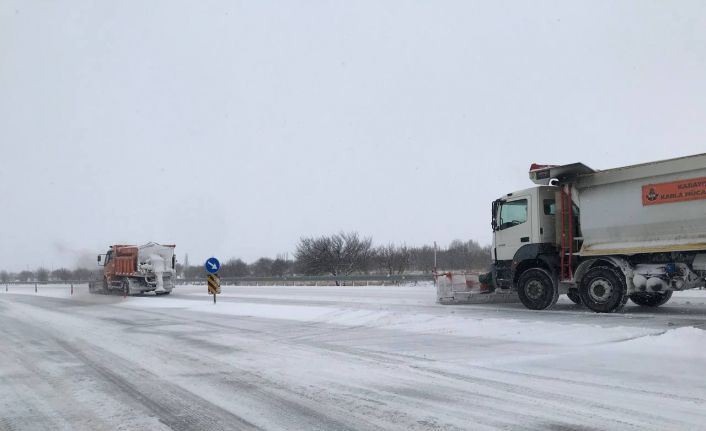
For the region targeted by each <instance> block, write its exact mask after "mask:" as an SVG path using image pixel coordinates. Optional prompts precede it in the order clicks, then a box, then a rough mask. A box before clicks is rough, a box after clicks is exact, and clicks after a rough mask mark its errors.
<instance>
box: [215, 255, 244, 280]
mask: <svg viewBox="0 0 706 431" xmlns="http://www.w3.org/2000/svg"><path fill="white" fill-rule="evenodd" d="M219 274H220V275H221V276H223V277H244V276H246V275H250V268H248V264H247V263H245V262H243V260H242V259H230V260H228V261H227V262H226V263H224V264H223V265H221V269H220V271H219Z"/></svg>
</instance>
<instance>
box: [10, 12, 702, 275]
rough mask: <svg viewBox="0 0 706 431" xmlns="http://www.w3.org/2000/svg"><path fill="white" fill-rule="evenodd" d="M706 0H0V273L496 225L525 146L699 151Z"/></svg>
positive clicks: (564, 154) (561, 151) (668, 153)
mask: <svg viewBox="0 0 706 431" xmlns="http://www.w3.org/2000/svg"><path fill="white" fill-rule="evenodd" d="M704 77H706V2H702V1H693V2H689V1H680V2H666V1H661V2H649V1H638V2H631V1H623V2H607V1H606V2H596V1H588V2H567V1H558V2H537V1H534V2H525V1H518V2H496V1H486V2H479V1H459V2H453V1H426V2H421V1H379V0H376V1H262V0H257V1H247V2H242V1H238V2H236V1H215V0H214V1H201V0H199V1H189V2H183V1H174V0H169V1H157V0H155V1H150V2H143V1H120V2H108V1H103V2H95V1H78V0H76V1H63V2H62V1H26V0H23V1H8V0H3V1H2V2H0V196H1V197H2V201H1V203H0V268H6V269H11V270H19V269H24V268H26V267H29V268H35V267H37V266H39V265H44V266H47V267H52V266H53V267H54V268H56V267H58V266H64V265H65V266H73V265H74V264H75V263H76V259H77V258H78V256H80V255H81V253H86V254H88V255H91V256H93V255H95V254H97V253H99V252H103V251H104V250H105V249H106V247H107V246H108V245H109V244H113V243H120V242H129V243H143V242H146V241H150V240H154V241H158V242H164V243H176V244H177V252H178V255H179V257H180V258H182V257H183V254H184V253H185V252H188V253H189V255H190V260H191V262H192V263H196V262H200V261H201V260H203V259H204V258H206V257H208V256H209V255H215V256H218V257H221V258H227V257H232V256H239V257H242V258H244V259H246V260H248V261H250V260H253V259H255V258H257V257H259V256H261V255H269V256H274V255H275V254H277V253H282V252H287V251H289V252H290V253H291V252H293V251H294V249H295V245H296V243H297V240H298V238H299V237H300V236H302V235H317V234H324V233H333V232H337V231H339V230H342V229H343V230H357V231H359V232H360V233H363V234H366V235H371V236H372V237H373V239H374V241H375V242H376V243H378V244H379V243H386V242H390V241H392V242H397V243H402V242H406V243H407V244H412V245H414V244H423V243H431V242H432V241H434V240H437V241H439V243H441V244H446V243H448V242H449V241H450V240H452V239H454V238H461V239H471V238H473V239H477V240H479V241H480V242H481V243H486V244H487V243H490V240H491V231H490V216H489V214H490V202H491V201H492V200H493V199H494V198H496V197H498V196H499V195H501V194H504V193H507V192H510V191H513V190H516V189H521V188H526V187H529V186H531V183H530V182H529V180H528V178H527V170H528V167H529V165H530V163H531V162H544V163H569V162H574V161H582V162H584V163H586V164H588V165H589V166H591V167H594V168H597V169H605V168H610V167H615V166H621V165H625V164H633V163H639V162H646V161H651V160H657V159H662V158H670V157H677V156H682V155H689V154H694V153H700V152H705V151H706V121H705V114H706V79H704Z"/></svg>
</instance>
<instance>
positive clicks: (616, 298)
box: [579, 266, 628, 313]
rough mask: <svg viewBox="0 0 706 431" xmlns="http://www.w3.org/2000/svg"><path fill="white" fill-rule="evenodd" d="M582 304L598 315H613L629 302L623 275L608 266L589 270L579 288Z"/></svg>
mask: <svg viewBox="0 0 706 431" xmlns="http://www.w3.org/2000/svg"><path fill="white" fill-rule="evenodd" d="M579 295H580V296H581V302H583V303H584V304H585V305H586V306H587V307H588V308H590V309H591V310H593V311H595V312H597V313H613V312H615V311H618V310H620V309H621V308H623V306H624V305H625V303H626V302H627V300H628V296H627V288H626V286H625V280H624V277H623V276H622V274H621V273H620V272H619V271H618V270H616V269H614V268H611V267H608V266H597V267H594V268H591V269H589V270H588V271H587V272H586V275H584V276H583V278H582V279H581V283H580V286H579Z"/></svg>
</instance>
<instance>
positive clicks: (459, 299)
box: [435, 272, 520, 304]
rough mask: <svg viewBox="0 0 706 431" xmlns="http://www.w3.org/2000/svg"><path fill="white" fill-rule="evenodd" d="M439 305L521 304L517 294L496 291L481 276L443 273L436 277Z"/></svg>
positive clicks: (500, 290) (505, 290)
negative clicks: (483, 281) (481, 279)
mask: <svg viewBox="0 0 706 431" xmlns="http://www.w3.org/2000/svg"><path fill="white" fill-rule="evenodd" d="M435 280H436V281H435V283H436V294H437V295H436V299H437V302H438V303H439V304H503V303H519V302H520V298H518V297H517V292H515V291H512V290H510V289H494V288H493V287H492V286H489V285H486V284H483V283H481V282H480V281H479V274H473V273H452V272H442V273H438V274H436V276H435Z"/></svg>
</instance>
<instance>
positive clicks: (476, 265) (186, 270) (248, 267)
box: [0, 232, 490, 282]
mask: <svg viewBox="0 0 706 431" xmlns="http://www.w3.org/2000/svg"><path fill="white" fill-rule="evenodd" d="M436 261H437V264H436V266H437V269H439V270H459V271H460V270H483V269H486V268H487V267H488V265H490V246H481V245H480V244H478V242H476V241H474V240H468V241H461V240H454V241H452V242H451V244H449V246H448V247H445V248H438V249H437V250H436ZM433 269H434V247H433V246H432V245H424V246H414V247H411V246H406V245H398V244H386V245H378V246H374V245H373V241H372V238H370V237H361V236H359V235H358V233H356V232H349V233H346V232H341V233H337V234H333V235H324V236H319V237H304V238H301V239H300V240H299V244H298V245H297V249H296V252H295V254H294V259H293V260H292V259H287V258H286V257H284V256H280V257H277V258H275V259H272V258H268V257H261V258H259V259H257V260H256V261H254V262H252V263H249V264H248V263H246V262H245V261H243V260H242V259H239V258H233V259H229V260H227V261H225V262H223V263H222V265H221V269H220V271H219V275H220V276H221V277H246V276H253V277H282V276H288V275H350V274H388V275H395V274H405V273H428V272H431V271H432V270H433ZM176 270H177V275H178V276H180V277H185V278H197V277H201V276H203V275H204V267H203V265H201V264H199V265H189V259H188V256H185V258H184V262H183V263H181V262H177V265H176ZM101 272H102V269H101V268H100V267H99V268H93V269H86V268H79V269H75V270H69V269H66V268H59V269H56V270H54V271H49V270H47V269H45V268H38V269H37V270H35V271H29V270H25V271H20V272H16V273H15V272H8V271H0V281H2V282H8V281H21V282H28V281H37V282H48V281H69V280H89V279H93V278H94V277H96V276H100V274H101Z"/></svg>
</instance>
